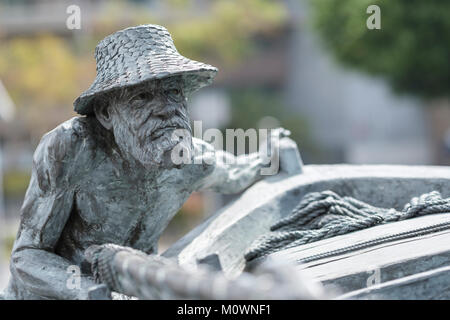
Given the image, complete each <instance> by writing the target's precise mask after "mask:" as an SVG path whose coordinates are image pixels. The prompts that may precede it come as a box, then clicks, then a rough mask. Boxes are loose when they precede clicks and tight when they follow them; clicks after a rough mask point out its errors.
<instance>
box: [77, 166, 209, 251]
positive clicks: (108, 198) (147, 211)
mask: <svg viewBox="0 0 450 320" xmlns="http://www.w3.org/2000/svg"><path fill="white" fill-rule="evenodd" d="M101 172H103V174H99V173H100V171H98V172H96V173H93V175H92V176H91V177H90V178H89V181H87V182H86V183H85V184H84V186H81V187H80V189H79V190H78V192H77V197H76V205H77V221H78V223H77V224H78V225H79V226H78V227H80V226H81V227H82V228H83V229H84V230H86V233H87V234H89V236H88V237H90V236H92V237H93V239H92V240H95V241H96V242H97V238H99V237H100V238H101V239H102V240H103V241H111V242H114V243H119V244H122V245H128V246H132V247H135V248H138V249H143V250H146V249H148V247H149V246H150V244H152V243H153V244H154V243H155V242H156V241H157V239H158V238H159V236H160V234H161V233H162V232H163V230H164V229H165V228H166V226H167V224H168V223H169V221H170V220H171V219H172V217H173V216H174V215H175V214H176V213H177V212H178V210H179V209H180V208H181V206H182V205H183V204H184V202H185V201H186V200H187V198H188V197H189V195H190V194H191V193H192V192H193V191H194V190H193V189H194V185H195V181H197V180H198V179H201V177H202V174H198V175H192V174H188V175H186V172H184V171H183V170H170V171H164V172H162V173H159V174H155V175H150V174H144V173H143V174H141V175H139V174H136V173H135V174H133V175H126V174H121V173H117V172H114V171H112V170H101ZM199 173H201V172H199ZM94 237H95V238H96V239H94Z"/></svg>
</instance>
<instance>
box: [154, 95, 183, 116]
mask: <svg viewBox="0 0 450 320" xmlns="http://www.w3.org/2000/svg"><path fill="white" fill-rule="evenodd" d="M177 108H178V106H177V105H176V104H174V103H172V102H169V101H167V100H166V99H164V100H162V101H158V104H157V107H156V108H155V109H154V111H153V115H154V116H156V117H160V118H163V119H168V118H171V117H172V116H173V115H174V114H175V113H176V111H177Z"/></svg>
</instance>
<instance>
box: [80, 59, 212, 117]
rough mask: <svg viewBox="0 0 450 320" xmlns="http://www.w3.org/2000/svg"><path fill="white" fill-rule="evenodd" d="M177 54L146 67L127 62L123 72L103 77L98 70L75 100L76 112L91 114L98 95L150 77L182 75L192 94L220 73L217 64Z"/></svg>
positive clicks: (162, 77)
mask: <svg viewBox="0 0 450 320" xmlns="http://www.w3.org/2000/svg"><path fill="white" fill-rule="evenodd" d="M176 58H177V59H173V57H172V59H171V57H165V58H164V57H162V58H161V60H160V61H158V62H159V63H155V62H154V61H152V63H151V64H149V63H146V66H144V67H143V66H142V64H141V65H140V64H139V61H137V62H136V65H134V66H132V67H133V69H132V71H129V70H127V68H126V66H125V68H122V71H124V73H122V74H119V75H118V76H116V77H111V78H107V79H100V78H99V77H98V74H97V78H96V79H95V81H94V82H93V83H92V85H91V87H90V88H89V89H88V90H86V91H85V92H83V93H82V94H81V95H80V96H79V97H78V98H77V99H76V100H75V101H74V103H73V105H74V110H75V112H77V113H79V114H81V115H89V114H92V113H93V103H94V101H95V98H96V97H97V96H98V95H101V94H104V93H108V92H110V91H113V90H116V89H120V88H126V87H133V86H136V85H139V84H142V83H144V82H147V81H151V80H157V79H164V78H169V77H173V76H182V79H183V82H184V89H185V90H186V92H187V94H190V93H192V92H194V91H197V90H198V89H200V88H202V87H205V86H208V85H210V84H211V83H212V81H213V79H214V77H215V76H216V74H217V71H218V70H217V68H215V67H213V66H211V65H208V64H204V63H201V62H197V61H194V60H190V59H187V58H185V57H183V56H181V55H179V56H177V57H176Z"/></svg>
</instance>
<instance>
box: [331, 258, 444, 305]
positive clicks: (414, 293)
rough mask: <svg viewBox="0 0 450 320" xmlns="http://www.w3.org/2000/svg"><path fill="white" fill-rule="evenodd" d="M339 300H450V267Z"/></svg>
mask: <svg viewBox="0 0 450 320" xmlns="http://www.w3.org/2000/svg"><path fill="white" fill-rule="evenodd" d="M337 299H347V300H356V299H357V300H373V299H376V300H377V299H388V300H400V299H401V300H448V299H450V266H446V267H442V268H438V269H433V270H430V271H426V272H421V273H418V274H414V275H411V276H408V277H404V278H400V279H397V280H392V281H389V282H386V283H381V284H378V285H374V286H372V287H369V288H364V289H361V290H358V291H353V292H350V293H348V294H344V295H342V296H339V297H338V298H337Z"/></svg>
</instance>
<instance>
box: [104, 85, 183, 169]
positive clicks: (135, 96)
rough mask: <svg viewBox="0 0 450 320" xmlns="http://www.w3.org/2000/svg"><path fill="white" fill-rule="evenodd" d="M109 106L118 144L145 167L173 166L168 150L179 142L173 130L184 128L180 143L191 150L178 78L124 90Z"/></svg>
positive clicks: (181, 90)
mask: <svg viewBox="0 0 450 320" xmlns="http://www.w3.org/2000/svg"><path fill="white" fill-rule="evenodd" d="M109 107H110V109H111V111H110V113H111V121H112V130H113V133H114V137H115V140H116V143H117V145H118V146H119V148H120V149H121V151H122V152H126V153H128V154H131V155H132V156H133V157H134V158H135V159H136V160H138V161H139V162H140V163H141V164H142V165H143V166H144V167H146V168H151V167H155V166H159V167H165V168H171V167H173V164H172V161H171V156H170V153H171V151H172V149H173V148H174V147H175V146H176V145H177V144H178V143H180V139H179V138H177V137H176V135H175V134H174V131H175V130H176V129H184V130H183V132H184V133H185V135H184V138H183V139H182V141H181V143H183V144H184V147H185V148H188V150H189V151H190V150H191V145H192V134H191V127H190V124H189V116H188V113H187V101H186V97H185V95H184V93H183V86H182V81H181V78H180V77H171V78H166V79H162V80H157V81H154V82H151V83H150V84H147V85H145V86H140V87H137V88H134V89H126V90H125V91H124V94H123V96H122V97H120V98H119V99H117V101H116V103H114V104H113V105H110V106H109ZM177 132H179V130H177Z"/></svg>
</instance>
